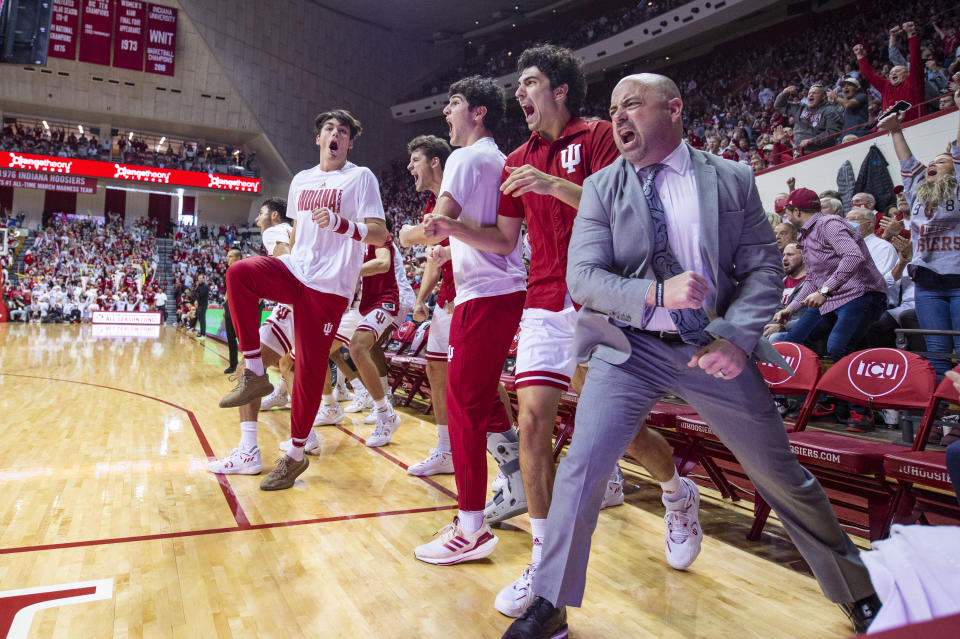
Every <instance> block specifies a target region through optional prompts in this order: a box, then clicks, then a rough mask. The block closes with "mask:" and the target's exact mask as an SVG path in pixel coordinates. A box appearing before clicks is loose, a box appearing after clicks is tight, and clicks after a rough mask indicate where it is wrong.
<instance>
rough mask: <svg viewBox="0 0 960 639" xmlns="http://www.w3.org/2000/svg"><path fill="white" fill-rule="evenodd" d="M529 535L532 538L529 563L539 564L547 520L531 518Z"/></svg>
mask: <svg viewBox="0 0 960 639" xmlns="http://www.w3.org/2000/svg"><path fill="white" fill-rule="evenodd" d="M530 534H531V535H532V536H533V553H532V554H531V555H530V563H531V564H539V563H540V558H541V557H542V556H543V541H544V539H545V538H546V536H547V520H546V519H534V518H533V517H531V518H530Z"/></svg>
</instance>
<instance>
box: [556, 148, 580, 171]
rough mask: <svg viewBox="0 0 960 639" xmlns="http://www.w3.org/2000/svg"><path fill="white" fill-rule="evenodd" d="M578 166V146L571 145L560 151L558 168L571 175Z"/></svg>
mask: <svg viewBox="0 0 960 639" xmlns="http://www.w3.org/2000/svg"><path fill="white" fill-rule="evenodd" d="M578 164H580V145H579V144H571V145H570V146H568V147H567V148H565V149H563V150H562V151H560V166H562V167H563V168H565V169H566V170H567V173H573V172H574V171H575V170H576V167H577V165H578Z"/></svg>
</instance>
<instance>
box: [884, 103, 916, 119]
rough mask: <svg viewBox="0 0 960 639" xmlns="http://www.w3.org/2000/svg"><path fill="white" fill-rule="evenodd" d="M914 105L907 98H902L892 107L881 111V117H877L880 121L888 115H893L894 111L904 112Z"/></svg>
mask: <svg viewBox="0 0 960 639" xmlns="http://www.w3.org/2000/svg"><path fill="white" fill-rule="evenodd" d="M912 106H913V105H912V104H910V103H909V102H907V101H906V100H900V101H899V102H897V103H896V104H894V105H893V106H892V107H890V108H889V109H887V110H886V111H884V112H883V113H881V114H880V115H879V117H877V121H878V122H879V121H880V120H882V119H884V118H885V117H887V116H888V115H892V114H894V113H903V112H904V111H906V110H907V109H909V108H910V107H912Z"/></svg>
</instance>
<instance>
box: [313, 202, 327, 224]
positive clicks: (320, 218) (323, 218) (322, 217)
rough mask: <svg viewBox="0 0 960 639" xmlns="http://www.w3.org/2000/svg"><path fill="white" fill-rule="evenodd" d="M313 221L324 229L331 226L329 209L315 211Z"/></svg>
mask: <svg viewBox="0 0 960 639" xmlns="http://www.w3.org/2000/svg"><path fill="white" fill-rule="evenodd" d="M312 215H313V221H314V223H315V224H316V225H317V226H319V227H320V228H322V229H325V228H327V227H328V226H330V209H328V208H327V207H325V206H324V207H323V208H319V209H313V214H312Z"/></svg>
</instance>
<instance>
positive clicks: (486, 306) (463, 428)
mask: <svg viewBox="0 0 960 639" xmlns="http://www.w3.org/2000/svg"><path fill="white" fill-rule="evenodd" d="M231 268H232V267H231ZM525 297H526V293H525V292H524V291H519V292H517V293H510V294H508V295H497V296H495V297H480V298H476V299H472V300H470V301H469V302H464V303H463V304H457V306H456V307H455V308H454V310H453V319H452V320H451V322H450V364H449V366H448V368H447V423H448V426H449V428H450V449H451V451H452V452H453V472H454V476H455V477H456V480H457V504H458V505H459V507H460V510H483V507H484V505H485V504H486V501H487V499H486V495H487V433H488V432H490V433H502V432H504V431H506V430H507V429H508V428H510V420H509V419H508V418H507V412H506V410H504V408H503V403H502V402H501V401H500V393H499V392H498V390H497V387H498V385H499V383H500V373H502V372H503V363H504V361H506V359H507V352H508V351H509V350H510V344H511V342H513V336H514V335H515V334H516V332H517V326H519V325H520V316H521V315H522V314H523V301H524V299H525Z"/></svg>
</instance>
